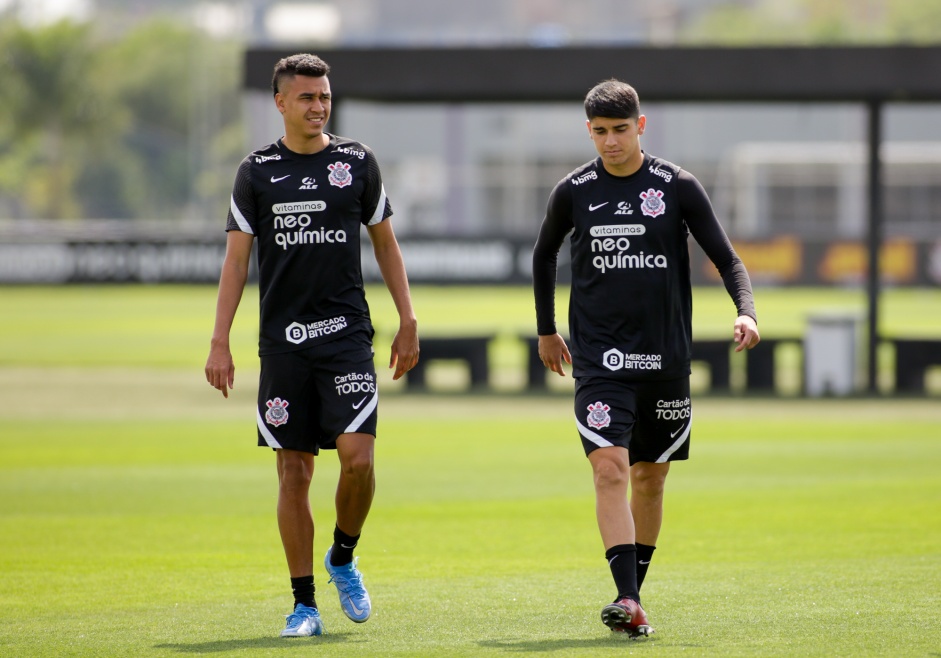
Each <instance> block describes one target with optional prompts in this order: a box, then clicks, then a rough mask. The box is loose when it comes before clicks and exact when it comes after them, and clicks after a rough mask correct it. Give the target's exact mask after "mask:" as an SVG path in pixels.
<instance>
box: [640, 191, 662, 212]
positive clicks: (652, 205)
mask: <svg viewBox="0 0 941 658" xmlns="http://www.w3.org/2000/svg"><path fill="white" fill-rule="evenodd" d="M640 198H641V199H643V201H644V202H643V203H642V204H640V209H641V211H642V212H643V213H644V214H645V215H647V216H648V217H658V216H660V215H662V214H663V213H665V212H666V210H667V204H665V203H664V202H663V192H661V191H660V190H655V189H653V188H652V187H651V188H650V189H649V190H647V191H646V192H641V193H640Z"/></svg>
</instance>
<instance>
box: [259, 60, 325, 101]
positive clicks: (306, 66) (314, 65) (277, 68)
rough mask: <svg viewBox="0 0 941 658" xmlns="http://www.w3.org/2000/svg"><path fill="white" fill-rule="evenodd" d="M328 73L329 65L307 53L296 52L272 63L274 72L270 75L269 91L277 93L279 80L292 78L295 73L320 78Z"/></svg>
mask: <svg viewBox="0 0 941 658" xmlns="http://www.w3.org/2000/svg"><path fill="white" fill-rule="evenodd" d="M328 73H330V65H329V64H327V63H326V62H325V61H323V60H322V59H320V58H319V57H317V56H316V55H310V54H308V53H298V54H297V55H291V56H290V57H285V58H284V59H282V60H280V61H278V63H277V64H275V65H274V74H273V75H272V76H271V91H272V92H273V93H274V94H277V93H278V91H279V87H280V84H281V81H282V80H284V79H285V78H293V77H294V76H295V75H307V76H310V77H311V78H322V77H323V76H325V75H327V74H328Z"/></svg>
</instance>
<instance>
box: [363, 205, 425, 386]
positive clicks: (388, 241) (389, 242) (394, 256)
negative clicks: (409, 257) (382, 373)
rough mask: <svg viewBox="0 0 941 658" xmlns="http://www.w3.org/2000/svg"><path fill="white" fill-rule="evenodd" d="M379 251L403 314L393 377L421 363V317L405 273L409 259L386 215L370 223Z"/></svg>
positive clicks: (397, 307) (379, 260)
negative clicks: (377, 221)
mask: <svg viewBox="0 0 941 658" xmlns="http://www.w3.org/2000/svg"><path fill="white" fill-rule="evenodd" d="M366 230H367V231H368V233H369V239H370V240H371V241H372V247H373V251H374V252H375V254H376V263H378V265H379V271H380V272H381V273H382V280H383V281H385V284H386V287H387V288H388V289H389V294H390V295H391V296H392V301H393V303H395V310H396V311H398V314H399V330H398V331H397V332H396V333H395V338H394V339H393V340H392V353H391V355H390V357H389V367H390V368H392V367H394V368H395V373H394V374H393V375H392V379H398V378H399V377H401V376H402V375H404V374H405V373H406V372H408V371H409V370H411V369H412V368H414V367H415V364H416V363H418V351H419V349H418V319H417V318H416V317H415V310H414V309H413V308H412V297H411V294H410V293H409V288H408V276H407V274H406V273H405V261H404V260H403V259H402V250H401V249H400V248H399V243H398V240H396V239H395V233H394V232H393V230H392V222H391V221H390V220H389V219H385V220H383V221H381V222H379V223H377V224H370V225H368V226H367V227H366Z"/></svg>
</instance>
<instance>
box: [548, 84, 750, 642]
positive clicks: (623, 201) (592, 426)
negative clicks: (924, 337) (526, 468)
mask: <svg viewBox="0 0 941 658" xmlns="http://www.w3.org/2000/svg"><path fill="white" fill-rule="evenodd" d="M585 110H586V114H587V117H588V119H587V125H588V131H589V134H590V136H591V139H592V140H593V141H594V144H595V148H596V150H597V151H598V156H599V157H597V158H595V159H594V160H592V161H590V162H588V163H586V164H584V165H582V166H581V167H579V168H578V169H576V170H575V171H573V172H572V173H570V174H568V175H567V176H566V177H565V178H563V179H562V180H561V181H559V183H558V184H557V185H556V186H555V188H554V189H553V190H552V193H551V194H550V196H549V202H548V205H547V209H546V217H545V220H544V221H543V224H542V227H541V229H540V232H539V237H538V239H537V242H536V247H535V249H534V251H533V288H534V293H535V298H536V320H537V330H538V333H539V355H540V358H541V359H542V361H543V363H544V364H545V365H546V367H548V368H549V369H551V370H552V371H554V372H556V373H558V374H559V375H563V376H564V370H563V366H562V362H563V361H565V362H567V363H570V364H572V373H573V375H574V377H575V383H576V384H575V425H576V428H577V430H578V434H579V437H580V439H581V443H582V446H583V448H584V450H585V453H586V454H587V456H588V459H589V461H590V462H591V466H592V470H593V473H594V483H595V496H596V511H597V518H598V527H599V530H600V532H601V538H602V542H603V543H604V547H605V557H606V558H607V560H608V564H609V566H610V569H611V574H612V577H613V578H614V582H615V586H616V587H617V597H616V598H615V600H614V602H613V603H611V604H608V605H606V606H605V607H604V608H603V610H602V613H601V617H602V621H603V622H604V623H605V624H606V625H607V626H609V627H610V628H611V629H612V630H614V631H623V632H627V633H629V634H631V635H634V636H638V635H648V634H649V633H650V632H652V629H651V628H650V625H649V624H648V622H647V617H646V614H645V612H644V610H643V608H642V607H641V605H640V585H641V584H642V583H643V579H644V576H645V575H646V572H647V565H648V564H649V563H650V560H651V558H652V556H653V551H654V548H655V546H656V541H657V537H658V535H659V532H660V525H661V522H662V518H663V488H664V484H665V481H666V476H667V473H668V471H669V468H670V462H672V461H677V460H683V459H687V457H688V455H689V442H690V436H691V428H692V406H691V404H690V399H689V374H690V348H691V340H692V290H691V284H690V269H689V252H688V248H687V238H688V236H689V235H690V234H692V236H693V237H694V238H695V239H696V241H697V242H698V243H699V245H700V246H701V247H702V248H703V250H704V251H705V253H706V255H707V256H708V257H709V258H710V259H711V260H712V262H713V263H714V264H715V266H716V268H717V269H718V271H719V273H720V275H721V276H722V280H723V282H724V284H725V287H726V290H728V292H729V295H730V296H731V297H732V300H733V302H734V303H735V307H736V315H737V317H736V320H735V322H734V325H733V339H734V341H735V342H736V343H738V346H737V348H736V351H741V350H742V349H746V348H751V347H754V346H755V345H756V344H757V343H758V341H759V335H758V329H757V326H756V315H755V307H754V301H753V297H752V289H751V283H750V282H749V278H748V273H747V272H746V270H745V267H744V265H743V264H742V261H741V260H740V259H739V257H738V256H737V255H736V253H735V251H734V249H733V248H732V245H731V243H730V242H729V240H728V237H727V236H726V234H725V231H724V230H723V229H722V226H721V225H720V224H719V222H718V220H717V218H716V216H715V213H714V212H713V209H712V205H711V203H710V201H709V198H708V197H707V196H706V193H705V191H704V190H703V188H702V186H701V185H700V184H699V182H698V181H697V180H696V178H695V177H693V176H692V174H690V173H688V172H686V171H684V170H682V169H681V168H679V167H677V166H676V165H674V164H672V163H670V162H667V161H665V160H662V159H660V158H656V157H654V156H651V155H649V154H647V153H644V151H643V150H641V148H640V135H642V134H643V132H644V130H645V128H646V117H644V116H643V115H641V114H640V104H639V100H638V98H637V93H636V91H635V90H634V89H633V88H632V87H631V86H630V85H627V84H625V83H623V82H620V81H617V80H608V81H606V82H603V83H601V84H599V85H596V86H595V87H594V88H593V89H592V90H591V91H590V92H589V93H588V95H587V96H586V98H585ZM567 235H570V236H571V237H570V242H571V256H572V259H571V260H572V287H571V298H570V303H569V331H570V334H571V336H570V340H571V351H569V346H568V345H567V344H566V343H565V341H564V339H563V338H562V337H561V336H560V335H559V334H558V333H557V331H556V325H555V275H556V264H557V258H558V253H559V249H560V248H561V246H562V242H563V240H564V239H565V237H566V236H567ZM629 484H630V489H631V496H630V500H629V501H628V499H627V490H628V485H629Z"/></svg>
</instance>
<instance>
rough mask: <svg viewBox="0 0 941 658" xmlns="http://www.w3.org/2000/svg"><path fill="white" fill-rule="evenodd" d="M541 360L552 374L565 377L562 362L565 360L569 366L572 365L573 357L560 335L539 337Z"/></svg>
mask: <svg viewBox="0 0 941 658" xmlns="http://www.w3.org/2000/svg"><path fill="white" fill-rule="evenodd" d="M539 358H540V359H541V360H542V364H543V365H544V366H546V367H547V368H548V369H549V370H551V371H552V372H557V373H559V376H561V377H565V370H563V369H562V360H563V359H564V360H565V362H566V363H567V364H569V365H572V355H571V354H569V348H568V346H566V344H565V339H564V338H562V336H560V335H559V334H552V335H551V336H540V337H539Z"/></svg>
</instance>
